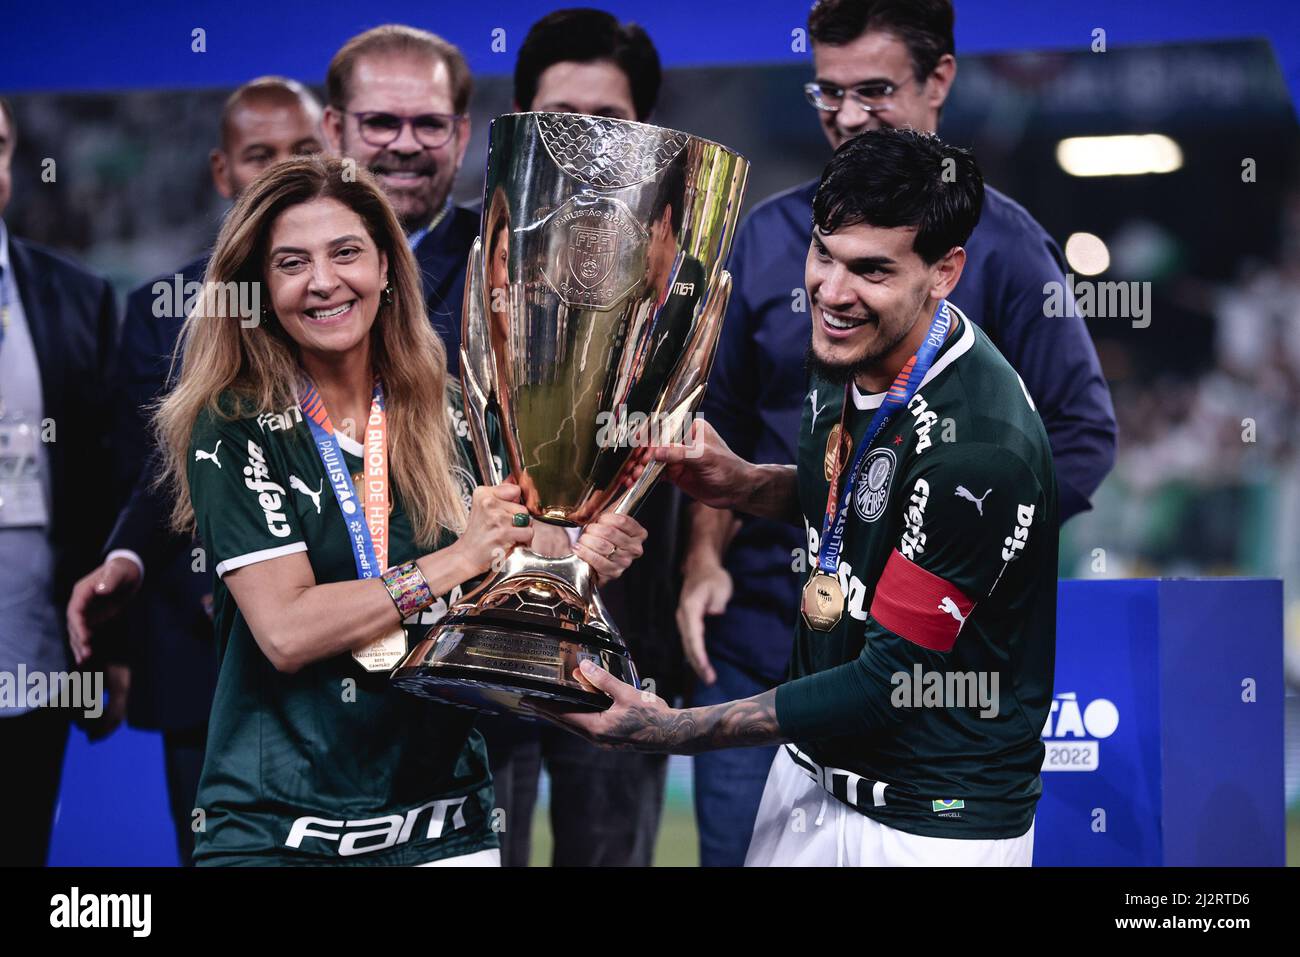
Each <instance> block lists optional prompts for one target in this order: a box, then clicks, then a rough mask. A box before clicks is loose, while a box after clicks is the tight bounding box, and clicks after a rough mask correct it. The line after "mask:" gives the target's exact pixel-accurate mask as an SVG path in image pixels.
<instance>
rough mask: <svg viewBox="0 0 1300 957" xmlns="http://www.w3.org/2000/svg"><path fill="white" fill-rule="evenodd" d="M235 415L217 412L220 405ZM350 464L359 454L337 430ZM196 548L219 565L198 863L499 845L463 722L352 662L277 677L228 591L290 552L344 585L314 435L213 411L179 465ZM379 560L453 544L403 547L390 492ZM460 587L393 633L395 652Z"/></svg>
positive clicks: (483, 777)
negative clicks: (385, 549) (215, 672)
mask: <svg viewBox="0 0 1300 957" xmlns="http://www.w3.org/2000/svg"><path fill="white" fill-rule="evenodd" d="M229 407H231V406H230V405H229V404H226V403H223V408H229ZM447 414H448V415H449V416H450V417H451V419H452V427H453V432H454V434H455V436H456V437H455V446H456V450H457V456H458V459H459V460H458V461H457V462H456V463H454V465H453V472H454V473H455V475H456V477H457V479H458V481H459V482H460V484H461V487H462V494H463V495H464V496H465V497H466V499H467V500H468V496H469V495H470V493H471V492H472V490H473V487H474V485H475V484H477V483H478V478H477V469H476V467H475V465H474V464H473V463H474V458H473V453H472V450H471V448H470V445H469V441H468V429H467V427H466V424H465V421H464V416H463V412H462V409H461V404H460V390H459V388H458V387H453V388H451V389H449V395H448V408H447ZM336 436H337V437H338V439H339V445H340V446H341V448H342V451H343V453H344V456H345V459H346V466H347V468H348V471H349V472H350V473H351V474H353V475H355V474H357V473H358V472H360V471H361V470H362V453H363V449H362V447H361V445H360V444H359V443H357V442H355V441H353V440H352V439H350V438H348V437H347V436H346V435H343V434H342V433H336ZM187 461H188V467H189V483H190V492H191V496H192V500H193V502H194V510H195V515H196V518H197V522H198V529H199V535H200V538H201V540H202V542H203V544H204V546H205V548H206V549H207V555H208V561H209V567H211V568H212V569H213V571H214V573H215V574H214V581H213V610H214V617H215V625H216V636H217V641H218V648H219V651H220V653H221V668H220V675H219V678H218V681H217V689H216V697H215V699H214V702H213V705H212V715H211V720H210V723H209V731H208V743H207V754H206V756H205V760H204V766H203V773H202V777H201V780H200V784H199V794H198V807H199V809H201V810H202V812H203V815H204V817H203V829H202V830H201V831H200V832H199V833H198V834H197V835H196V841H195V855H194V856H195V860H196V861H197V862H198V863H201V864H241V863H256V864H355V865H400V864H419V863H423V862H426V861H431V860H435V859H439V858H443V857H450V856H455V855H460V854H468V853H472V852H474V851H479V850H483V849H486V848H492V847H496V846H497V839H496V835H495V833H494V832H493V831H492V829H491V827H490V819H491V812H492V804H493V798H492V784H491V777H490V775H489V773H488V764H487V757H486V753H485V750H484V745H483V740H482V738H481V736H480V735H479V733H478V732H477V731H476V730H474V716H473V714H472V712H469V711H465V710H461V709H458V708H454V707H450V706H445V705H438V704H433V703H430V702H428V701H426V700H423V699H421V698H416V697H413V696H411V695H407V694H404V693H402V692H399V691H397V690H396V689H393V688H391V687H390V686H389V682H388V674H387V673H386V672H381V673H370V672H367V671H365V670H364V669H363V668H362V667H361V666H360V665H358V664H357V663H356V662H355V661H354V660H353V658H352V656H351V654H342V655H337V656H335V657H333V658H328V659H325V660H322V661H316V662H313V663H312V664H309V665H307V666H306V667H304V668H302V669H301V670H299V671H298V672H297V673H295V674H282V673H280V672H278V671H277V670H276V669H275V668H274V667H273V666H272V665H271V663H270V661H269V660H268V659H267V658H266V656H265V655H264V654H263V653H262V651H261V649H260V648H259V647H258V645H257V642H256V640H255V639H254V638H253V634H252V632H251V631H250V629H249V626H248V623H247V621H246V620H245V619H244V616H243V614H241V612H240V610H239V608H238V606H237V605H236V604H235V600H234V598H233V597H232V596H231V594H230V592H229V590H228V589H227V588H226V586H225V583H224V578H223V576H224V575H225V574H227V573H228V572H230V571H232V570H234V569H237V568H242V567H245V566H248V565H253V564H256V563H258V562H262V561H266V560H268V559H272V558H276V557H279V556H282V555H289V554H293V553H294V552H302V553H304V554H305V555H306V557H307V559H308V560H309V561H310V562H311V567H312V571H313V573H314V575H315V578H316V581H317V583H318V584H325V583H329V582H341V581H349V580H353V579H355V578H356V577H357V572H356V566H355V564H354V560H353V553H352V550H351V547H350V544H349V540H348V533H347V528H346V526H345V524H344V520H343V516H342V513H341V511H340V510H339V506H338V503H337V501H336V499H335V497H334V492H333V490H332V488H331V486H330V483H329V481H328V480H327V478H326V473H325V468H324V466H323V465H322V463H321V460H320V456H319V454H318V453H317V450H316V446H315V443H314V442H313V440H312V436H311V433H310V430H309V428H308V426H307V424H306V422H305V421H304V420H303V416H302V414H301V412H300V410H299V409H298V407H296V406H294V407H292V408H289V409H285V410H284V411H283V412H280V413H276V414H265V415H260V416H257V417H255V418H234V419H223V418H219V417H216V416H213V415H210V414H208V413H206V412H205V413H204V414H203V415H201V416H200V418H199V420H198V421H197V422H196V424H195V427H194V432H193V435H192V438H191V443H190V451H189V455H188V457H187ZM393 493H394V506H393V510H392V512H391V514H390V516H389V553H388V563H389V564H401V563H402V562H406V561H411V560H413V559H415V558H417V557H419V556H420V555H422V554H426V553H428V552H430V551H433V550H434V549H435V548H440V547H445V546H447V545H449V544H451V542H452V541H454V538H453V537H452V536H451V535H449V534H448V535H444V536H443V540H442V541H439V542H420V543H417V542H416V541H414V537H413V532H412V528H411V522H410V519H409V517H408V516H407V513H406V509H405V507H404V505H403V500H402V489H401V488H400V487H397V488H393ZM459 592H460V589H459V588H458V589H456V590H454V591H453V592H452V594H450V595H446V596H442V597H440V598H439V600H438V601H437V602H436V603H435V605H434V606H433V607H432V608H430V609H428V610H426V611H425V612H423V613H422V614H420V615H417V616H412V618H409V619H407V620H406V621H405V622H404V623H403V624H404V625H405V627H406V631H407V642H408V647H409V645H410V643H411V642H413V641H416V640H419V638H421V637H423V635H424V633H425V632H426V631H427V630H428V628H429V626H431V625H432V624H433V623H434V622H436V621H437V620H438V618H440V617H441V616H442V615H443V614H445V613H446V610H447V608H448V605H449V604H450V603H451V602H454V601H455V600H456V599H458V598H459Z"/></svg>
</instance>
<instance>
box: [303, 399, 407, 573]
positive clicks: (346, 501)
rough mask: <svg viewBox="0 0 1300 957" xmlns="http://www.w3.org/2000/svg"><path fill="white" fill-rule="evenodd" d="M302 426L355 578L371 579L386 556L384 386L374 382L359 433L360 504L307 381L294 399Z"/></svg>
mask: <svg viewBox="0 0 1300 957" xmlns="http://www.w3.org/2000/svg"><path fill="white" fill-rule="evenodd" d="M299 405H300V406H301V408H302V412H303V415H304V416H305V417H306V419H307V426H308V428H310V429H311V436H312V439H313V440H314V441H315V443H316V452H317V454H319V455H320V460H321V464H322V465H324V466H325V475H326V478H327V480H328V481H329V484H330V488H332V489H333V490H334V500H335V501H336V502H338V506H339V511H340V512H342V513H343V521H344V522H345V523H346V524H347V527H348V540H349V541H350V542H351V544H352V558H353V560H354V562H355V563H356V566H357V577H358V578H374V577H375V576H376V575H378V574H379V573H380V572H381V571H383V570H384V568H385V567H386V566H385V564H384V562H385V559H386V557H387V554H388V498H389V495H388V429H387V424H386V419H385V412H384V387H383V385H382V384H381V383H380V381H379V380H378V379H376V380H375V391H374V394H373V395H372V396H371V399H370V418H369V419H368V420H367V423H366V431H365V454H364V456H363V459H364V462H365V465H364V467H363V471H364V474H365V477H366V481H365V487H366V496H365V500H364V503H363V502H362V500H361V498H360V496H358V495H357V490H356V487H355V486H354V485H353V484H352V476H351V475H350V474H349V473H348V470H347V466H346V465H345V464H344V461H343V450H342V449H340V448H339V444H338V439H336V438H335V437H334V424H333V423H332V422H331V421H330V416H329V412H327V411H326V410H325V402H324V400H323V399H321V397H320V393H319V392H318V391H317V390H316V386H315V385H313V384H312V383H311V382H310V381H308V382H307V383H306V385H305V386H304V388H303V392H302V396H301V397H300V399H299Z"/></svg>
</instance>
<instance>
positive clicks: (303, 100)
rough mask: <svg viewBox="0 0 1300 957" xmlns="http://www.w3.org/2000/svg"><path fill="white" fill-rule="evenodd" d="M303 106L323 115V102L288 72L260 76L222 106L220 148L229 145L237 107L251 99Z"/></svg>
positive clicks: (314, 115) (312, 114)
mask: <svg viewBox="0 0 1300 957" xmlns="http://www.w3.org/2000/svg"><path fill="white" fill-rule="evenodd" d="M259 102H261V103H268V104H273V105H275V106H289V105H293V106H300V107H302V109H303V110H305V111H306V112H307V114H308V115H309V116H310V117H311V118H312V119H313V120H314V121H315V120H319V119H320V102H319V101H318V100H317V99H316V96H315V94H313V93H312V91H311V90H309V89H307V88H306V87H305V86H303V85H302V84H301V83H299V82H298V81H297V80H291V79H289V78H288V77H286V76H259V77H257V78H256V79H254V80H249V81H248V82H247V83H245V84H243V85H242V86H240V87H239V88H238V89H236V90H235V92H233V93H231V94H230V96H228V97H226V102H225V105H224V106H222V108H221V148H222V149H229V147H230V139H231V131H232V121H233V119H234V116H235V111H236V110H237V109H239V108H240V107H241V106H246V105H248V104H249V103H259Z"/></svg>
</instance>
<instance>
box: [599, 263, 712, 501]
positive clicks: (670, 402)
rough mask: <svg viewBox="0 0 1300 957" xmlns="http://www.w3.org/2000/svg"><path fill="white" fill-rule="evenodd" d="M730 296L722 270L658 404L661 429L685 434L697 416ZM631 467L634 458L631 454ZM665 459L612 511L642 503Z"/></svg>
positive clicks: (649, 469) (644, 474) (652, 466)
mask: <svg viewBox="0 0 1300 957" xmlns="http://www.w3.org/2000/svg"><path fill="white" fill-rule="evenodd" d="M730 299H731V273H729V272H727V270H725V269H724V270H722V273H721V275H719V277H718V283H717V287H716V289H715V290H714V292H713V295H712V296H710V297H709V300H708V302H706V303H705V305H704V309H703V310H701V313H700V321H699V322H698V323H697V324H696V326H695V330H694V332H693V333H692V334H691V338H690V340H689V341H688V342H687V343H686V347H685V349H684V350H683V355H682V359H681V363H680V364H679V365H678V366H677V371H676V372H675V373H673V377H672V379H671V380H669V383H668V387H667V388H666V389H665V390H664V394H663V397H662V398H661V399H660V401H659V402H658V403H657V404H656V406H655V411H654V415H653V416H652V421H654V422H657V423H659V427H660V429H661V430H667V432H668V434H669V435H671V436H685V437H686V438H688V439H689V437H690V436H689V434H688V433H687V432H686V431H685V430H686V427H687V423H689V422H690V421H691V419H693V418H694V416H695V410H696V409H698V408H699V407H700V402H701V401H702V400H703V399H704V387H705V386H706V385H707V384H708V379H709V373H710V372H712V371H713V359H714V357H715V356H716V355H717V353H718V340H719V338H720V337H721V334H722V320H723V318H724V317H725V316H726V314H727V303H728V301H729V300H730ZM628 461H629V465H628V466H624V468H628V467H630V463H631V461H632V457H631V456H629V460H628ZM663 468H664V464H663V463H662V462H651V463H650V464H649V465H647V466H646V469H645V471H644V472H642V473H641V475H640V477H639V478H638V479H637V480H636V482H634V483H633V485H632V487H631V488H629V489H627V490H626V491H625V492H624V493H623V494H622V495H619V496H617V497H616V498H615V499H614V501H613V504H611V505H610V507H609V510H610V511H612V512H615V513H617V514H619V515H627V514H630V513H631V512H632V510H633V509H635V508H636V507H637V505H639V504H640V503H641V499H643V498H645V496H646V494H647V493H648V492H649V491H650V488H651V486H653V485H654V483H655V480H656V479H658V478H659V473H660V472H662V471H663Z"/></svg>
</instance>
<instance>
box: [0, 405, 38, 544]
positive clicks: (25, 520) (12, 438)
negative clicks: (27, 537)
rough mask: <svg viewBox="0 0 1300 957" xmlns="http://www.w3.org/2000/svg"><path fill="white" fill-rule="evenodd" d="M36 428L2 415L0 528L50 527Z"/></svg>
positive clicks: (23, 420) (11, 416) (19, 418)
mask: <svg viewBox="0 0 1300 957" xmlns="http://www.w3.org/2000/svg"><path fill="white" fill-rule="evenodd" d="M48 522H49V515H48V513H47V511H46V508H45V491H44V486H43V484H42V482H41V459H40V444H39V439H38V437H37V432H36V426H35V425H33V424H32V423H30V422H28V421H26V419H25V418H24V417H23V416H21V415H18V416H14V415H10V416H7V417H6V416H4V415H2V414H0V528H31V527H36V528H39V527H41V526H43V525H46V524H48Z"/></svg>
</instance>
